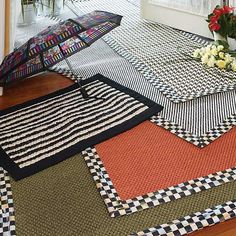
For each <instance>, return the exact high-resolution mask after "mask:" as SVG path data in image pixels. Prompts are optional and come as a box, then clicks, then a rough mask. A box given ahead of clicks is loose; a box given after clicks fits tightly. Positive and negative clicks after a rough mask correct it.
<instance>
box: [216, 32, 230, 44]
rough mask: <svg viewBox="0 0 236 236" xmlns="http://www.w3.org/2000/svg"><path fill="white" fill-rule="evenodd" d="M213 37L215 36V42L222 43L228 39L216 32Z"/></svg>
mask: <svg viewBox="0 0 236 236" xmlns="http://www.w3.org/2000/svg"><path fill="white" fill-rule="evenodd" d="M213 36H214V40H215V41H217V40H220V41H225V42H227V38H226V37H224V36H222V35H220V34H219V33H217V32H215V31H214V32H213Z"/></svg>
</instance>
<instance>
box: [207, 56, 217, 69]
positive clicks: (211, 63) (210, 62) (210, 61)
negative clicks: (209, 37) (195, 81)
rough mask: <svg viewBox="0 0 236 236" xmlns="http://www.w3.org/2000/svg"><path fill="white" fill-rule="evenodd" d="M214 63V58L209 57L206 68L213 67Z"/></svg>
mask: <svg viewBox="0 0 236 236" xmlns="http://www.w3.org/2000/svg"><path fill="white" fill-rule="evenodd" d="M215 63H216V59H215V57H214V56H211V57H210V58H209V60H208V62H207V66H208V67H214V66H215Z"/></svg>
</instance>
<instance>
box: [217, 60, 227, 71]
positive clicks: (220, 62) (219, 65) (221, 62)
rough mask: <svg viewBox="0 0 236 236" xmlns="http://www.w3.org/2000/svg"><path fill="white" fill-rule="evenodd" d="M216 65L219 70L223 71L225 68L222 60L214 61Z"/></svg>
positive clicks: (224, 62)
mask: <svg viewBox="0 0 236 236" xmlns="http://www.w3.org/2000/svg"><path fill="white" fill-rule="evenodd" d="M216 65H217V66H218V67H219V68H220V69H225V68H226V65H227V64H226V61H224V60H217V61H216Z"/></svg>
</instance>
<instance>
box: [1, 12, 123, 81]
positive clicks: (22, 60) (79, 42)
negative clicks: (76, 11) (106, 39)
mask: <svg viewBox="0 0 236 236" xmlns="http://www.w3.org/2000/svg"><path fill="white" fill-rule="evenodd" d="M121 19H122V16H120V15H116V14H113V13H109V12H104V11H93V12H91V13H89V14H86V15H83V16H79V17H77V18H75V19H68V20H66V21H63V22H60V23H58V24H55V25H53V26H51V27H48V28H47V29H45V30H43V31H42V32H40V33H39V34H37V35H36V36H34V37H33V38H31V39H30V40H29V41H27V42H26V43H25V44H24V45H22V46H21V47H19V48H18V49H17V50H15V51H14V52H12V53H11V54H9V55H8V56H6V57H5V59H4V61H3V63H2V64H1V66H0V83H1V84H3V85H4V84H6V83H9V82H12V81H15V80H19V79H23V78H26V77H29V76H32V75H34V74H37V73H39V72H42V71H44V70H47V69H48V68H49V67H51V66H53V65H55V64H56V63H58V62H60V61H62V60H64V59H65V60H66V62H67V63H68V60H67V57H69V56H71V55H72V54H74V53H77V52H79V51H80V50H82V49H84V48H86V47H88V46H90V45H91V44H92V43H93V42H94V41H96V40H97V39H99V38H101V37H102V36H103V35H104V34H106V33H108V32H109V31H111V30H112V29H114V28H116V27H117V26H119V25H120V22H121ZM69 66H70V64H69ZM78 82H79V81H78Z"/></svg>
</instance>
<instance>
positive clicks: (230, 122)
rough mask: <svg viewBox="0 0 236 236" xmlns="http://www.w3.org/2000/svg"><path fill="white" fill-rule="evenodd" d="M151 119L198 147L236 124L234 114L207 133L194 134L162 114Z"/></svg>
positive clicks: (201, 146)
mask: <svg viewBox="0 0 236 236" xmlns="http://www.w3.org/2000/svg"><path fill="white" fill-rule="evenodd" d="M150 121H152V122H153V123H155V124H156V125H158V126H161V127H163V128H165V129H166V130H169V131H170V132H171V133H173V134H175V135H177V136H178V137H180V138H182V139H184V140H186V141H188V142H190V143H192V144H194V145H195V146H197V147H200V148H203V147H205V146H207V145H209V144H210V143H212V142H213V141H215V140H216V139H217V138H219V137H220V136H222V135H223V134H224V133H226V132H228V131H229V130H230V129H232V128H233V127H234V126H235V125H236V115H232V116H230V117H228V118H227V119H226V120H224V121H223V122H222V123H220V124H219V125H217V126H215V127H214V128H213V129H211V130H210V131H208V132H207V133H205V134H204V135H200V136H197V135H194V134H192V133H190V132H189V131H187V130H186V129H184V128H182V127H181V126H179V125H177V124H175V123H173V122H171V121H169V120H165V119H164V118H162V117H161V116H153V117H152V118H151V119H150Z"/></svg>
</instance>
